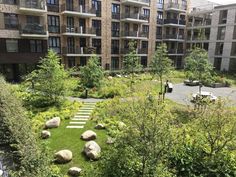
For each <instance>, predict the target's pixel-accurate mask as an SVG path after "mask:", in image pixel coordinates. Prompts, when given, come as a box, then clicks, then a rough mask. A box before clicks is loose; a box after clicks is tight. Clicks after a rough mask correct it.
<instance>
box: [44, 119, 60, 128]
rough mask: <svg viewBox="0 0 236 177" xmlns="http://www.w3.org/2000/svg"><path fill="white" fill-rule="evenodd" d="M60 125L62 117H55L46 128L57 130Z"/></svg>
mask: <svg viewBox="0 0 236 177" xmlns="http://www.w3.org/2000/svg"><path fill="white" fill-rule="evenodd" d="M60 123H61V119H60V117H54V118H52V119H50V120H48V121H47V122H46V124H45V127H46V128H57V127H59V126H60Z"/></svg>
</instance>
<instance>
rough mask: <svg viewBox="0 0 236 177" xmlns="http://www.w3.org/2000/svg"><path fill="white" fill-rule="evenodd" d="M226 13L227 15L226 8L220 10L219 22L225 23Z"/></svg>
mask: <svg viewBox="0 0 236 177" xmlns="http://www.w3.org/2000/svg"><path fill="white" fill-rule="evenodd" d="M227 15H228V10H222V11H220V17H219V24H226V23H227Z"/></svg>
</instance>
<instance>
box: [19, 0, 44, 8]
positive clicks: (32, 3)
mask: <svg viewBox="0 0 236 177" xmlns="http://www.w3.org/2000/svg"><path fill="white" fill-rule="evenodd" d="M19 7H24V8H30V9H39V10H46V2H45V0H20V1H19Z"/></svg>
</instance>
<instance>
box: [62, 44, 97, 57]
mask: <svg viewBox="0 0 236 177" xmlns="http://www.w3.org/2000/svg"><path fill="white" fill-rule="evenodd" d="M96 52H97V50H96V48H95V47H78V46H74V47H63V48H62V53H63V55H65V56H68V57H76V56H84V57H86V56H88V57H89V56H92V55H94V54H96Z"/></svg>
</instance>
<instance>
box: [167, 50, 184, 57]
mask: <svg viewBox="0 0 236 177" xmlns="http://www.w3.org/2000/svg"><path fill="white" fill-rule="evenodd" d="M168 55H172V56H173V55H179V56H181V55H184V50H183V49H169V50H168Z"/></svg>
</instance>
